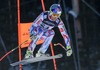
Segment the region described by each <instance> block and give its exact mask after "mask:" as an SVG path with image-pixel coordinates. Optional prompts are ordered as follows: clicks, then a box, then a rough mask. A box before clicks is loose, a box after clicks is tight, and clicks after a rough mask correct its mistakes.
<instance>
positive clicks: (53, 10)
mask: <svg viewBox="0 0 100 70" xmlns="http://www.w3.org/2000/svg"><path fill="white" fill-rule="evenodd" d="M61 13H62V9H61V6H60V4H53V5H51V7H50V15H53V16H56V17H57V18H58V17H60V15H61Z"/></svg>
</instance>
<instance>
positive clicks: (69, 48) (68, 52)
mask: <svg viewBox="0 0 100 70" xmlns="http://www.w3.org/2000/svg"><path fill="white" fill-rule="evenodd" d="M66 49H67V52H66V55H67V56H71V55H72V48H71V46H66Z"/></svg>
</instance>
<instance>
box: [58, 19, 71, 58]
mask: <svg viewBox="0 0 100 70" xmlns="http://www.w3.org/2000/svg"><path fill="white" fill-rule="evenodd" d="M58 28H59V30H60V33H61V35H62V37H63V38H64V41H65V44H66V49H67V50H68V52H66V53H67V56H70V55H71V54H72V49H71V44H70V38H69V35H68V33H67V31H66V28H65V25H64V23H63V22H62V21H61V22H60V23H59V25H58Z"/></svg>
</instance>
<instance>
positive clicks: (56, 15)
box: [52, 14, 60, 17]
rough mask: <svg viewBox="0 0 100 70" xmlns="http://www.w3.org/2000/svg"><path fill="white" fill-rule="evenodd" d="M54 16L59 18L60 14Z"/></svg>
mask: <svg viewBox="0 0 100 70" xmlns="http://www.w3.org/2000/svg"><path fill="white" fill-rule="evenodd" d="M52 16H54V17H59V16H60V14H52Z"/></svg>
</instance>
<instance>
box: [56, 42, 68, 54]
mask: <svg viewBox="0 0 100 70" xmlns="http://www.w3.org/2000/svg"><path fill="white" fill-rule="evenodd" d="M57 45H60V46H61V47H62V48H63V49H64V50H65V51H66V52H67V51H68V50H67V49H66V48H65V47H64V46H63V45H62V44H61V43H57V44H54V46H57Z"/></svg>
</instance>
